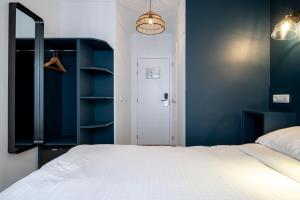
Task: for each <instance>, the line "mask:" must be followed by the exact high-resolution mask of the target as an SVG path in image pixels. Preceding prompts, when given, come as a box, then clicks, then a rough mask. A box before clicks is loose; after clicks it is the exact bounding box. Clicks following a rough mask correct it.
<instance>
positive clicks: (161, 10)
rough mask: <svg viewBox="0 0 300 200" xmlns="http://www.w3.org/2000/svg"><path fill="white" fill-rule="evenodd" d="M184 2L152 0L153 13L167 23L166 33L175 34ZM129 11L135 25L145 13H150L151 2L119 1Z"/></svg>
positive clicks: (138, 0) (143, 0) (139, 0)
mask: <svg viewBox="0 0 300 200" xmlns="http://www.w3.org/2000/svg"><path fill="white" fill-rule="evenodd" d="M180 1H182V0H152V11H154V12H156V13H157V14H159V15H161V16H162V17H163V19H164V20H165V22H166V31H167V32H171V33H172V32H173V31H174V29H175V27H176V23H177V14H178V6H179V3H180ZM118 3H119V4H121V5H122V6H123V7H125V8H126V9H128V11H129V13H128V14H129V17H130V20H131V21H132V23H133V24H135V21H136V19H137V18H138V17H139V16H140V15H141V14H143V13H145V12H147V11H149V5H150V0H118Z"/></svg>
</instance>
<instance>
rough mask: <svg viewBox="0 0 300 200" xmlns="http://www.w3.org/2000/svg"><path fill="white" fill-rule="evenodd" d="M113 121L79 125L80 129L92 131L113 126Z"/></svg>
mask: <svg viewBox="0 0 300 200" xmlns="http://www.w3.org/2000/svg"><path fill="white" fill-rule="evenodd" d="M113 124H114V122H113V121H102V122H88V123H83V124H81V125H80V128H82V129H83V128H85V129H92V128H105V127H108V126H111V125H113Z"/></svg>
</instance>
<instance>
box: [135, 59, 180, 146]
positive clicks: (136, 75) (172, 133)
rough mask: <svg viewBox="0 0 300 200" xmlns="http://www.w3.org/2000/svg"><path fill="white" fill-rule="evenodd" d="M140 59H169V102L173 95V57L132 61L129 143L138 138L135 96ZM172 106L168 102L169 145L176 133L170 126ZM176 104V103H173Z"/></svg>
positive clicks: (136, 93)
mask: <svg viewBox="0 0 300 200" xmlns="http://www.w3.org/2000/svg"><path fill="white" fill-rule="evenodd" d="M141 59H167V60H169V63H170V66H169V67H170V75H169V76H170V80H169V84H170V94H169V97H170V102H171V100H172V99H171V97H172V96H173V92H172V73H173V59H172V57H138V58H136V60H135V63H134V68H133V69H134V70H133V72H132V75H133V77H132V84H133V87H132V88H133V91H132V96H131V97H132V103H131V106H132V108H131V111H132V116H131V144H138V140H137V130H138V126H137V125H138V123H137V120H138V119H137V112H138V110H137V98H138V73H137V72H138V61H139V60H141ZM172 106H174V104H172V103H170V112H169V115H170V144H171V145H176V142H175V138H176V135H174V132H175V133H176V132H177V130H176V131H174V130H172V127H171V125H172V124H171V123H172V117H173V116H172ZM175 106H176V104H175Z"/></svg>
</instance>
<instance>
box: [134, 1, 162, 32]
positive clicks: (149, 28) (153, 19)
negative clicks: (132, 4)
mask: <svg viewBox="0 0 300 200" xmlns="http://www.w3.org/2000/svg"><path fill="white" fill-rule="evenodd" d="M165 29H166V28H165V22H164V20H163V19H162V17H161V16H160V15H158V14H156V13H155V12H153V11H152V1H151V0H150V11H148V12H146V13H144V14H142V15H141V16H140V17H139V18H138V20H137V21H136V30H137V31H138V32H140V33H142V34H145V35H156V34H160V33H162V32H164V31H165Z"/></svg>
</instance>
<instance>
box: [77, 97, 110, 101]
mask: <svg viewBox="0 0 300 200" xmlns="http://www.w3.org/2000/svg"><path fill="white" fill-rule="evenodd" d="M80 99H82V100H113V99H114V98H113V97H80Z"/></svg>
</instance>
